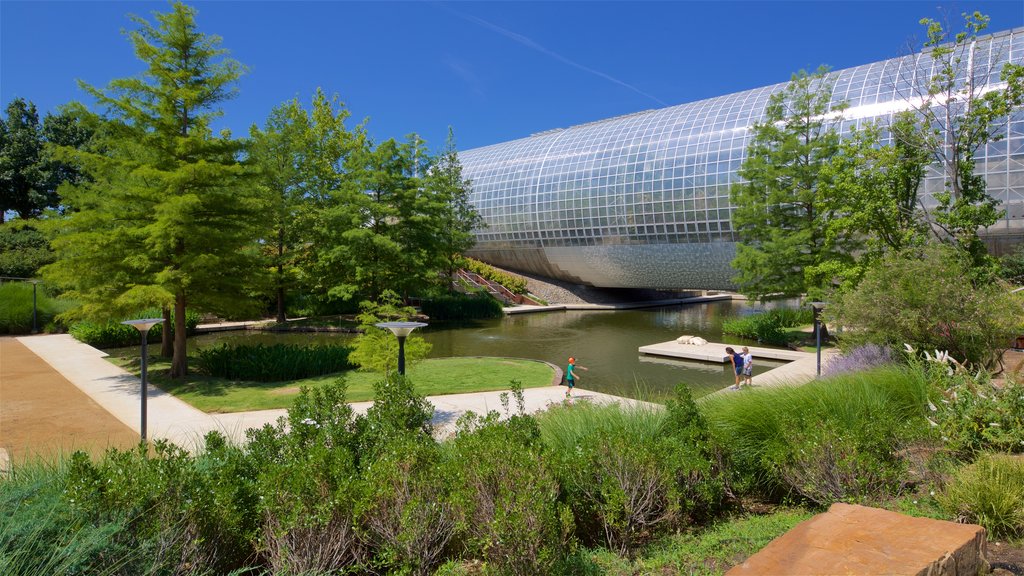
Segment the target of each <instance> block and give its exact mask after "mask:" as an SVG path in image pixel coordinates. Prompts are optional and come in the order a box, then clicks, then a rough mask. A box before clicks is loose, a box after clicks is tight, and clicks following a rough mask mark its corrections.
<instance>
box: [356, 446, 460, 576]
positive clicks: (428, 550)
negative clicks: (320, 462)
mask: <svg viewBox="0 0 1024 576" xmlns="http://www.w3.org/2000/svg"><path fill="white" fill-rule="evenodd" d="M363 479H364V487H365V492H364V495H363V498H362V500H361V501H360V504H359V509H358V513H357V514H358V518H359V521H360V523H361V524H362V525H363V526H364V527H365V530H366V534H367V537H368V539H369V540H370V542H371V543H372V545H373V548H374V551H375V557H374V564H375V565H376V566H379V567H380V568H383V571H384V572H385V573H387V574H415V575H422V576H427V575H428V574H431V573H432V572H433V568H435V567H436V566H437V565H438V564H439V563H441V562H442V561H443V560H444V559H445V556H444V555H445V552H446V549H447V547H448V543H449V542H450V541H451V540H452V538H453V537H454V536H455V533H456V528H457V525H458V517H457V510H456V507H455V505H454V504H453V502H452V488H453V486H454V482H453V467H452V466H446V465H445V464H444V463H443V462H442V461H441V451H440V448H439V446H438V444H437V443H436V442H433V441H430V442H423V441H418V440H417V439H416V438H415V437H412V436H409V435H405V436H390V437H389V438H387V440H386V441H385V444H384V445H383V446H381V449H380V450H378V451H377V453H376V458H374V459H373V460H371V461H369V462H368V463H367V465H366V467H365V468H364V470H363Z"/></svg>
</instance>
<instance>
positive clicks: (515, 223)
mask: <svg viewBox="0 0 1024 576" xmlns="http://www.w3.org/2000/svg"><path fill="white" fill-rule="evenodd" d="M965 51H966V53H965V54H963V55H962V56H963V61H965V62H968V61H969V62H970V64H972V66H971V69H973V70H974V71H975V73H976V76H975V78H974V83H975V84H974V85H975V86H992V87H997V86H999V85H1000V82H1001V81H1000V78H999V70H1001V68H1002V64H1003V63H1005V62H1014V63H1024V28H1017V29H1014V30H1010V31H1006V32H1000V33H996V34H992V35H989V36H985V37H983V38H979V39H978V40H977V41H976V42H975V43H973V44H971V45H970V46H968V47H967V48H966V50H965ZM933 66H934V63H933V58H932V56H931V54H930V53H918V54H912V55H908V56H904V57H900V58H894V59H891V60H885V61H882V62H876V63H873V64H866V65H863V66H857V67H855V68H848V69H845V70H839V71H835V72H832V73H831V77H830V80H831V81H834V86H833V92H832V105H833V106H835V105H837V104H839V103H845V104H846V105H847V106H848V107H847V108H846V110H845V111H843V112H842V122H841V125H839V129H840V131H841V133H843V134H847V133H849V131H850V130H851V128H853V127H854V126H860V125H863V124H864V123H866V122H873V121H880V122H881V123H882V124H883V125H885V123H886V121H887V120H890V119H891V118H892V116H893V114H894V113H896V112H898V111H901V110H906V109H908V108H909V106H910V105H911V103H912V102H913V98H914V97H915V94H916V92H915V89H916V87H918V86H920V85H921V82H920V80H921V79H923V78H927V77H930V76H931V75H932V72H933V70H932V69H933ZM785 87H786V84H785V83H782V84H776V85H773V86H766V87H764V88H758V89H754V90H747V91H745V92H739V93H736V94H729V95H727V96H720V97H717V98H710V99H707V100H701V101H698V102H692V103H688V104H682V105H678V106H672V107H669V108H663V109H659V110H648V111H643V112H637V113H635V114H629V115H626V116H620V117H617V118H610V119H607V120H601V121H598V122H592V123H588V124H582V125H579V126H573V127H571V128H565V129H555V130H549V131H547V132H542V133H539V134H534V135H533V136H530V137H528V138H522V139H519V140H514V141H511V142H505V143H501V144H495V145H492V146H485V147H482V148H475V149H472V150H466V151H463V152H461V153H460V154H459V159H460V161H461V162H462V165H463V174H464V175H465V177H467V178H469V179H470V180H471V181H472V194H471V202H472V203H473V204H474V205H475V206H476V208H477V210H478V211H479V212H480V214H481V216H483V219H484V221H485V222H486V224H487V225H486V227H484V228H481V229H479V230H477V231H476V232H475V234H476V239H477V243H476V246H475V247H474V249H473V250H472V251H471V252H470V255H471V256H474V257H476V258H479V259H481V260H483V261H485V262H490V263H492V264H494V265H497V266H502V267H506V268H509V269H512V270H519V271H523V272H527V273H534V274H539V275H542V276H547V277H552V278H558V279H562V280H567V281H571V282H576V283H580V284H588V285H592V286H600V287H619V288H659V289H698V290H699V289H706V290H712V289H714V290H728V289H732V288H734V287H735V286H734V285H733V281H732V278H733V276H734V275H735V271H734V270H733V269H732V268H731V266H730V262H731V261H732V259H733V257H734V255H735V252H736V241H737V236H736V231H735V230H734V228H733V225H732V222H731V215H732V211H733V207H732V205H731V204H730V201H729V189H730V187H731V186H732V185H733V184H734V183H736V182H738V181H739V177H738V176H737V170H738V169H739V168H740V166H741V164H742V163H743V161H744V159H745V157H746V153H747V147H748V144H749V141H750V137H751V127H752V126H753V125H754V124H755V123H756V122H758V121H760V120H762V119H763V117H764V112H765V106H766V105H767V104H768V99H769V97H770V96H771V95H772V94H775V93H778V92H781V91H783V90H785ZM1003 134H1004V137H1003V138H1002V139H1001V140H999V141H997V142H993V143H990V144H989V145H988V146H986V147H984V148H983V149H982V150H980V151H979V154H978V156H977V171H978V172H979V173H980V174H983V175H984V177H985V179H986V181H987V184H988V192H989V194H990V195H992V196H993V197H994V198H996V199H997V200H998V201H999V202H1000V203H1001V205H1002V208H1003V209H1004V210H1005V211H1006V215H1005V217H1004V218H1003V219H1002V220H1000V221H999V222H998V223H997V224H996V225H995V226H993V227H991V228H990V229H989V230H987V232H986V236H987V237H988V238H989V239H990V240H994V241H999V240H1000V239H1001V238H1012V239H1017V240H1019V238H1020V237H1021V235H1022V234H1024V111H1017V112H1016V113H1014V114H1013V115H1012V116H1011V118H1010V121H1009V122H1008V123H1007V125H1006V127H1005V129H1004V131H1003ZM943 187H944V180H943V177H942V173H941V170H940V169H939V167H938V166H937V165H936V166H933V167H932V168H931V169H930V170H929V171H928V174H927V176H926V178H925V181H924V183H923V184H922V190H921V196H922V199H923V200H924V202H925V204H926V205H928V204H933V203H934V200H933V195H934V194H935V193H936V192H940V191H942V190H943Z"/></svg>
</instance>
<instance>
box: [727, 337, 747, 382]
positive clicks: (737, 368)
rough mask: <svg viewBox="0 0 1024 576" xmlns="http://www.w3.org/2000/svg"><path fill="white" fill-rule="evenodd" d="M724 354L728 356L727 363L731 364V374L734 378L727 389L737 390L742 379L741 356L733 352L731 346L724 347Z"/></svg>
mask: <svg viewBox="0 0 1024 576" xmlns="http://www.w3.org/2000/svg"><path fill="white" fill-rule="evenodd" d="M725 353H726V354H728V355H729V362H730V363H732V374H733V376H735V381H734V382H733V385H732V386H730V387H729V389H730V390H739V389H740V378H742V377H743V354H740V353H739V352H737V351H736V350H733V348H732V346H726V347H725Z"/></svg>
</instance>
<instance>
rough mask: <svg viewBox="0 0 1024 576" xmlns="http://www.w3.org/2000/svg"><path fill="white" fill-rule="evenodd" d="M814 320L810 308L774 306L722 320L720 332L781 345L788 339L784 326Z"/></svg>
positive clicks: (792, 325)
mask: <svg viewBox="0 0 1024 576" xmlns="http://www.w3.org/2000/svg"><path fill="white" fill-rule="evenodd" d="M813 321H814V316H813V313H812V311H811V310H803V309H800V310H792V309H788V308H774V309H771V310H766V311H764V312H758V313H756V314H751V315H749V316H741V317H739V318H729V319H727V320H725V321H724V322H722V332H723V333H725V334H732V335H734V336H739V337H741V338H749V339H751V340H757V341H758V342H763V343H765V344H771V345H774V346H783V345H785V344H786V343H787V342H788V341H789V336H788V335H787V334H786V331H785V330H784V328H792V327H794V326H800V325H803V324H809V323H811V322H813Z"/></svg>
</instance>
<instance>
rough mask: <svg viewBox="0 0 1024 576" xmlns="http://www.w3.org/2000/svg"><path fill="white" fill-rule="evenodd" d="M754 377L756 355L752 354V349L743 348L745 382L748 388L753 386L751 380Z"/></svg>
mask: <svg viewBox="0 0 1024 576" xmlns="http://www.w3.org/2000/svg"><path fill="white" fill-rule="evenodd" d="M753 377H754V355H753V354H751V353H750V348H747V347H746V346H744V347H743V381H744V382H746V384H747V386H753V385H754V384H753V383H752V382H751V380H752V379H753Z"/></svg>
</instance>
